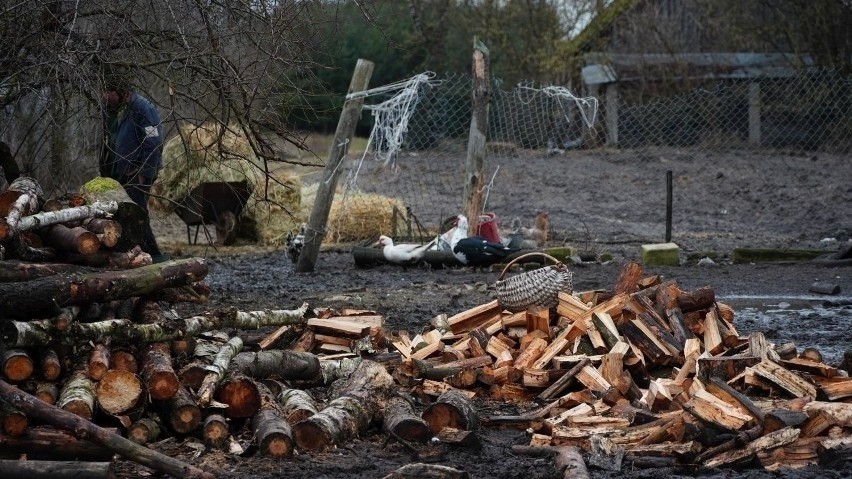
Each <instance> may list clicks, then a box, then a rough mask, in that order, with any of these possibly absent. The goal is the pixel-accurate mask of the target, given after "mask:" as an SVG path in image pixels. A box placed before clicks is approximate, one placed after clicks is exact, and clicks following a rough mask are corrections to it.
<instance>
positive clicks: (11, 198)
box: [0, 176, 44, 241]
mask: <svg viewBox="0 0 852 479" xmlns="http://www.w3.org/2000/svg"><path fill="white" fill-rule="evenodd" d="M43 195H44V191H43V190H42V189H41V186H40V185H39V184H38V182H36V181H35V180H34V179H32V178H30V177H29V176H19V177H18V178H17V179H16V180H15V181H13V182H12V184H11V185H9V188H8V189H7V190H6V191H5V192H3V193H2V194H0V218H3V217H5V218H6V219H5V222H4V223H5V224H4V225H0V241H2V240H7V239H9V238H11V237H13V236H16V235H17V234H18V231H19V230H20V225H19V223H20V221H21V218H23V217H24V216H28V215H31V214H33V213H35V212H36V211H38V203H39V198H40V197H41V196H43Z"/></svg>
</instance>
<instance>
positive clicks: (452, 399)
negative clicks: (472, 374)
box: [421, 389, 479, 433]
mask: <svg viewBox="0 0 852 479" xmlns="http://www.w3.org/2000/svg"><path fill="white" fill-rule="evenodd" d="M421 417H422V418H423V419H424V420H425V421H426V422H427V423H428V424H429V428H430V429H431V430H432V432H433V433H438V432H439V431H440V430H441V429H443V428H445V427H452V428H455V429H462V430H466V431H475V430H476V429H478V428H479V416H478V415H477V414H476V409H474V408H473V406H472V405H471V404H470V399H468V397H467V396H466V395H465V394H463V393H462V392H461V391H459V390H457V389H450V390H449V391H447V392H445V393H443V394H441V395H440V396H439V397H438V399H437V400H436V401H435V402H434V403H433V404H431V405H430V406H429V407H427V408H426V410H424V411H423V414H422V415H421Z"/></svg>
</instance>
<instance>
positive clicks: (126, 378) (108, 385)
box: [96, 369, 142, 416]
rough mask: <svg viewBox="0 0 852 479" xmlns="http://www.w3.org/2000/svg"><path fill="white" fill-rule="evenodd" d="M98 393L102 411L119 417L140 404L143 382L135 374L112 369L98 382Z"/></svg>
mask: <svg viewBox="0 0 852 479" xmlns="http://www.w3.org/2000/svg"><path fill="white" fill-rule="evenodd" d="M96 392H97V396H98V405H99V406H100V407H101V409H103V410H104V411H106V412H107V413H109V414H112V415H114V416H117V415H121V414H125V413H127V412H128V411H130V410H132V409H133V408H134V407H136V405H137V404H139V401H140V400H141V399H142V382H141V381H139V377H138V376H136V374H134V373H131V372H128V371H123V370H120V369H111V370H109V371H107V372H106V373H104V375H103V377H102V378H101V379H100V381H99V382H98V385H97V388H96Z"/></svg>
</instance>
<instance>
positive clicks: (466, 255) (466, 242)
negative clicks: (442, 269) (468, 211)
mask: <svg viewBox="0 0 852 479" xmlns="http://www.w3.org/2000/svg"><path fill="white" fill-rule="evenodd" d="M467 228H468V222H467V217H466V216H464V215H459V216H458V224H457V225H456V231H455V234H453V239H452V241H450V245H451V246H452V247H453V256H455V257H456V259H457V260H459V262H460V263H461V264H464V265H468V266H473V267H484V266H491V265H492V264H494V263H499V262H501V261H503V260H504V259H505V258H506V257H507V256H509V255H510V254H512V253H516V252H518V251H520V249H519V248H510V247H508V246H504V245H503V244H502V243H495V242H493V241H488V240H486V239H485V238H482V237H481V236H470V237H469V236H467Z"/></svg>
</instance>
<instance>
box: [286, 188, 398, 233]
mask: <svg viewBox="0 0 852 479" xmlns="http://www.w3.org/2000/svg"><path fill="white" fill-rule="evenodd" d="M316 193H317V184H312V185H309V186H305V187H303V188H302V216H303V217H305V218H307V217H308V216H310V211H311V208H312V207H313V204H314V198H316ZM394 206H396V207H397V209H399V211H405V204H404V203H403V202H402V201H401V200H399V199H397V198H389V197H387V196H382V195H379V194H375V193H365V192H362V191H351V192H350V193H349V194H348V196H347V197H346V199H345V201H344V195H343V193H342V192H341V191H339V190H338V191H337V192H336V193H335V194H334V200H333V201H332V203H331V209H330V210H329V214H328V226H327V228H326V234H325V238H324V240H323V241H324V242H326V243H346V242H353V241H363V240H365V239H371V238H378V237H379V236H380V235H383V234H390V233H391V232H392V231H393V226H394V225H393V208H394ZM400 220H401V218H400Z"/></svg>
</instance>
